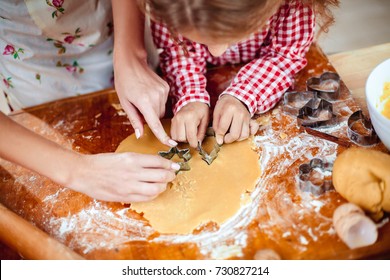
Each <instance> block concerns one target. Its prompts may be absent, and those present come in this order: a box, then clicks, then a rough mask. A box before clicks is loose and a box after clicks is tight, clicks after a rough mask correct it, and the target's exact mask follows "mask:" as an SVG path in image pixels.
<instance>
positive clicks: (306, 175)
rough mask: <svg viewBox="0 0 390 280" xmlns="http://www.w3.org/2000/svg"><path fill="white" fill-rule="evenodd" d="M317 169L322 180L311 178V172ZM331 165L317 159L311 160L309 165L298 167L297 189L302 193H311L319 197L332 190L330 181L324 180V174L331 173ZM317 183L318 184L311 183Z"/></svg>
mask: <svg viewBox="0 0 390 280" xmlns="http://www.w3.org/2000/svg"><path fill="white" fill-rule="evenodd" d="M315 169H317V170H318V172H319V174H321V175H322V178H313V177H312V173H313V170H315ZM332 170H333V163H330V162H325V161H323V160H321V159H319V158H313V159H312V160H311V161H310V162H309V163H304V164H301V165H300V166H299V189H300V190H301V191H303V192H311V193H312V194H314V195H321V194H323V193H325V192H327V191H329V190H332V189H333V184H332V180H331V179H330V180H327V179H324V177H325V175H324V173H326V172H330V173H331V172H332ZM314 180H315V181H316V183H317V182H319V184H316V183H314V182H313V181H314Z"/></svg>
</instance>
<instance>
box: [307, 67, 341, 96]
mask: <svg viewBox="0 0 390 280" xmlns="http://www.w3.org/2000/svg"><path fill="white" fill-rule="evenodd" d="M306 88H307V90H309V91H314V92H316V93H317V96H318V97H320V98H322V99H325V100H328V101H333V100H337V98H338V97H339V95H340V76H339V75H338V74H337V73H334V72H324V73H323V74H322V75H321V76H320V77H311V78H309V79H308V80H307V81H306Z"/></svg>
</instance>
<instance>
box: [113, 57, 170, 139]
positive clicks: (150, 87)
mask: <svg viewBox="0 0 390 280" xmlns="http://www.w3.org/2000/svg"><path fill="white" fill-rule="evenodd" d="M114 67H115V89H116V91H117V93H118V97H119V100H120V102H121V105H122V107H123V109H124V110H125V112H126V113H127V116H128V117H129V120H130V123H131V125H132V126H133V128H134V131H135V135H136V137H137V138H139V137H141V136H142V135H143V118H144V119H145V121H146V123H147V124H148V125H149V127H150V128H151V130H152V131H153V133H154V135H155V136H156V137H157V138H158V139H159V140H160V142H161V143H163V144H165V145H168V146H176V145H177V143H176V142H174V141H173V140H172V139H170V137H169V136H168V135H167V134H166V132H165V130H164V128H163V126H162V124H161V121H160V118H161V117H163V116H164V114H165V103H166V101H167V98H168V93H169V86H168V84H167V83H166V82H165V81H164V80H163V79H161V78H160V77H159V76H158V75H157V74H156V73H154V72H153V71H152V70H151V69H150V68H149V67H148V65H147V63H146V59H135V58H132V59H130V58H128V59H126V58H122V59H120V58H118V57H117V56H115V57H114Z"/></svg>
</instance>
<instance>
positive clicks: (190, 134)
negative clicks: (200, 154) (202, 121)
mask: <svg viewBox="0 0 390 280" xmlns="http://www.w3.org/2000/svg"><path fill="white" fill-rule="evenodd" d="M185 133H186V137H187V141H188V143H189V144H190V146H191V147H193V148H196V147H197V146H198V137H197V134H198V124H197V123H190V122H187V123H186V125H185Z"/></svg>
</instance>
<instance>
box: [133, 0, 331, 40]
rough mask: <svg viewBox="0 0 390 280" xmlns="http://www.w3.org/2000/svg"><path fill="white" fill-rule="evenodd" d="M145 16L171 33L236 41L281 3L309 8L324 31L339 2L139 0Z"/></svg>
mask: <svg viewBox="0 0 390 280" xmlns="http://www.w3.org/2000/svg"><path fill="white" fill-rule="evenodd" d="M138 2H139V5H140V7H141V9H142V10H143V12H144V13H146V14H148V15H149V16H150V17H151V18H152V19H153V20H154V21H156V22H162V23H165V24H166V26H167V27H168V28H169V30H170V32H171V33H173V34H177V33H180V32H185V31H189V30H192V29H196V30H197V31H198V32H199V33H200V34H203V35H207V36H208V37H214V38H219V39H221V38H224V39H237V38H242V37H243V36H245V35H249V34H251V33H253V32H255V31H257V30H259V29H260V28H261V27H263V26H264V25H265V23H266V22H267V20H268V19H269V18H270V17H271V16H272V15H273V14H274V13H275V12H276V11H277V9H278V8H279V7H280V6H281V5H282V4H283V3H284V2H290V3H291V2H301V3H303V4H308V5H312V6H313V9H314V11H315V13H316V14H317V15H319V17H317V18H318V19H319V20H318V22H319V26H320V27H321V30H322V31H327V28H328V27H329V25H330V24H332V23H333V21H334V19H333V15H332V13H331V10H330V8H331V6H338V4H339V1H338V0H138Z"/></svg>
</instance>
